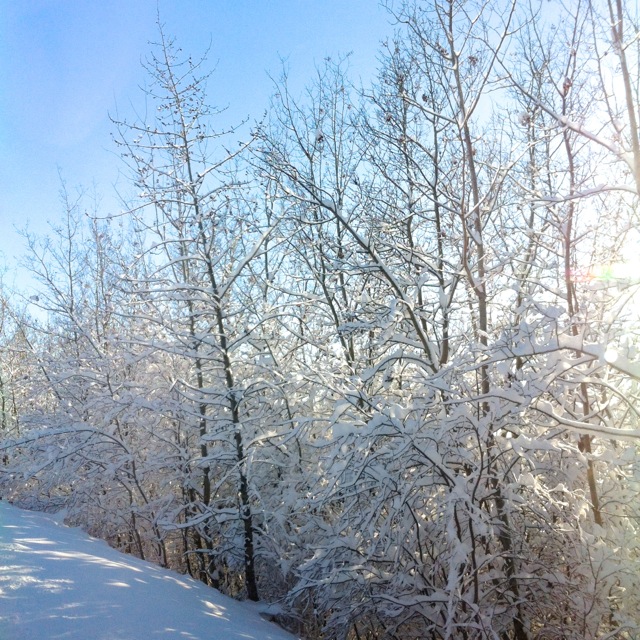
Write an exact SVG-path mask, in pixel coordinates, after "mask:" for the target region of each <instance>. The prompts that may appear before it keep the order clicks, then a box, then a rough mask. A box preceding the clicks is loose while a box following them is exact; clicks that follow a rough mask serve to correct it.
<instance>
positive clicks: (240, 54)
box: [0, 0, 392, 265]
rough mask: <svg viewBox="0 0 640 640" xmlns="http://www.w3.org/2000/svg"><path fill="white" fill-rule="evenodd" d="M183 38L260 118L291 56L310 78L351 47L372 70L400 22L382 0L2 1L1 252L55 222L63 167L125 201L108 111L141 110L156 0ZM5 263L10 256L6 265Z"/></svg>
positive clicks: (222, 87) (245, 111) (298, 74)
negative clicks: (117, 190) (136, 105)
mask: <svg viewBox="0 0 640 640" xmlns="http://www.w3.org/2000/svg"><path fill="white" fill-rule="evenodd" d="M158 8H159V10H160V17H161V21H162V22H163V23H164V24H165V27H166V31H167V32H168V33H169V34H172V35H175V36H176V38H177V41H178V44H179V46H181V47H182V49H183V50H184V51H185V52H186V53H189V54H193V55H194V56H197V55H199V54H201V53H202V52H204V51H205V50H206V49H207V47H208V46H209V44H211V50H210V54H209V60H210V62H211V65H212V66H213V65H216V72H215V74H214V76H213V79H212V81H210V83H209V85H208V86H209V90H210V95H209V98H210V102H211V103H212V104H214V105H216V106H227V105H228V107H229V109H228V111H227V115H228V117H229V118H230V119H231V120H233V122H237V121H239V120H242V119H243V118H246V117H248V116H249V117H251V118H259V117H260V116H261V115H262V113H263V112H264V110H265V108H266V107H267V104H268V99H269V95H270V93H271V91H272V83H271V80H270V79H269V78H268V75H267V72H271V73H272V74H273V75H275V76H277V75H279V70H280V60H281V58H286V59H287V61H288V65H289V68H290V77H291V78H292V80H293V81H294V82H295V83H296V84H298V85H299V86H300V87H302V86H303V85H304V84H305V83H306V82H308V81H309V80H310V79H311V77H312V75H313V72H314V66H315V64H316V63H319V62H321V61H322V59H323V58H324V57H325V56H327V55H334V56H335V55H338V54H341V53H347V52H350V51H352V52H353V57H352V65H351V66H352V68H353V69H354V72H355V74H356V75H360V76H362V78H363V80H365V81H366V80H367V79H368V78H370V77H371V76H372V74H373V73H374V72H375V68H376V66H377V62H376V55H377V52H378V49H379V46H378V45H379V42H380V40H382V39H383V38H384V37H385V36H386V35H389V34H390V33H391V31H392V27H391V26H390V24H389V16H388V14H387V12H386V11H385V10H384V9H382V8H380V7H379V6H378V0H189V2H185V1H184V0H182V1H180V0H0V188H1V189H2V198H0V253H2V254H3V257H4V262H5V263H7V264H9V265H11V264H13V263H14V261H15V259H16V258H18V257H19V256H20V255H21V253H23V249H22V240H21V238H20V237H19V235H18V234H17V233H16V232H15V229H16V228H17V229H22V228H24V227H25V225H26V224H27V223H28V224H29V227H30V229H31V230H32V231H35V232H37V233H42V232H46V222H47V220H50V221H55V220H56V217H57V216H59V215H60V214H61V205H60V200H59V191H60V179H59V172H60V173H61V174H62V176H63V177H64V178H65V180H66V182H67V185H68V186H69V187H70V188H72V189H73V188H75V186H79V185H81V186H84V187H87V188H91V187H92V185H94V184H95V186H96V189H97V192H98V193H99V194H101V195H102V196H103V205H104V206H105V207H107V208H109V207H114V206H116V205H115V203H114V200H113V196H112V194H113V192H114V189H113V186H112V185H113V184H115V183H117V182H118V180H122V178H119V173H118V172H119V170H120V169H122V165H121V163H120V161H119V159H118V157H117V152H116V149H115V148H114V146H113V144H112V142H111V138H110V133H111V132H112V131H113V126H112V125H111V123H110V121H109V113H114V112H115V110H116V108H117V109H118V110H119V112H120V113H121V114H122V115H131V106H130V105H131V102H135V101H137V100H139V99H140V91H139V88H138V87H139V86H141V85H142V84H144V81H145V74H144V71H143V69H142V67H141V64H140V62H141V60H142V59H143V58H144V57H145V55H146V54H147V53H148V52H149V50H150V47H149V42H150V41H153V40H154V39H156V35H157V27H156V16H157V10H158ZM2 262H3V260H2V256H0V264H1V263H2Z"/></svg>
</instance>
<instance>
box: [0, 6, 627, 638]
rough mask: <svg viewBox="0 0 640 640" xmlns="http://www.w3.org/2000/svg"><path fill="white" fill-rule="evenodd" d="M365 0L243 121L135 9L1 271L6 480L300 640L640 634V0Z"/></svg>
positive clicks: (28, 498) (18, 492) (0, 485)
mask: <svg viewBox="0 0 640 640" xmlns="http://www.w3.org/2000/svg"><path fill="white" fill-rule="evenodd" d="M388 5H389V6H388V9H389V13H390V18H391V22H392V23H393V25H394V27H393V33H392V34H391V35H390V36H389V38H388V40H386V41H385V42H383V43H381V47H380V53H379V62H378V74H377V76H376V78H375V81H374V82H372V83H370V85H369V86H365V87H362V86H359V85H358V84H357V83H356V82H355V81H354V80H352V78H351V69H350V67H349V56H343V57H332V58H327V59H325V60H324V61H322V62H321V63H320V64H318V66H317V74H316V75H315V77H313V78H310V79H309V81H308V82H307V83H306V89H305V90H304V91H303V92H296V91H294V90H293V89H292V88H291V83H290V81H289V79H288V77H287V71H286V68H284V69H283V71H282V73H281V74H280V75H279V76H277V78H276V80H275V81H274V89H273V96H272V98H271V101H270V106H269V109H268V111H267V113H266V114H264V116H262V117H260V118H259V119H257V120H255V121H253V122H251V123H246V124H243V123H241V122H238V127H237V128H235V127H232V128H226V129H225V128H220V127H219V126H218V116H219V115H220V114H219V112H218V111H217V109H216V108H214V107H212V106H211V104H212V103H220V95H222V96H224V87H215V73H214V74H213V75H212V74H210V73H209V66H208V64H207V60H206V59H200V58H197V57H196V56H197V52H189V53H191V54H193V56H194V57H190V55H189V53H185V52H183V51H181V50H180V48H179V43H176V42H174V40H173V39H172V38H171V37H170V35H168V33H169V30H170V27H161V28H160V29H159V32H158V42H157V44H156V45H154V46H153V47H152V49H150V53H149V56H148V58H147V61H146V63H145V68H146V73H147V75H148V85H147V87H146V96H145V100H146V101H147V104H148V105H149V108H148V109H147V110H146V114H145V112H144V111H143V112H142V114H143V116H144V117H141V116H140V115H136V114H132V115H131V116H127V117H120V116H118V117H114V118H113V132H114V133H113V144H114V148H115V149H116V151H117V153H118V154H119V155H120V156H121V158H122V164H123V170H124V171H125V173H126V175H127V176H128V180H129V186H130V187H131V194H132V195H131V196H130V197H129V196H127V200H126V202H125V203H124V204H123V208H122V210H121V211H103V210H101V209H100V207H99V206H97V205H96V206H93V204H92V201H91V199H90V198H88V197H87V195H86V193H84V192H82V191H76V190H74V189H72V188H68V187H67V186H66V185H65V184H63V185H62V201H61V211H60V215H59V216H58V218H57V220H56V222H55V223H54V224H52V226H51V231H50V233H49V234H48V235H46V236H39V235H35V234H34V235H32V234H26V236H25V239H26V243H27V245H28V256H29V257H28V264H29V269H30V271H31V274H32V277H33V278H34V279H35V281H36V282H37V283H38V292H37V295H34V296H32V298H31V300H29V301H24V300H21V299H20V297H19V296H17V295H14V294H13V293H12V291H11V290H10V287H8V286H6V285H3V287H2V290H1V291H0V495H1V496H3V497H4V499H5V500H11V501H12V502H13V503H15V504H16V505H19V506H21V507H24V508H29V509H33V510H41V511H47V512H63V513H64V514H66V521H67V522H68V523H69V524H72V525H74V526H82V527H83V528H85V529H86V530H87V531H88V532H90V533H91V534H92V535H95V536H98V537H101V538H103V539H105V540H107V541H108V542H109V544H111V545H112V546H114V547H115V548H117V549H120V550H124V551H126V552H128V553H131V554H134V555H135V556H138V557H140V558H144V559H146V560H151V561H154V562H157V563H159V564H160V565H162V566H164V567H169V568H172V569H175V570H177V571H180V572H182V573H188V574H190V575H191V576H193V577H195V578H197V579H199V580H201V581H202V582H204V583H205V584H207V585H209V586H211V587H212V588H216V589H219V590H220V591H222V592H223V593H225V594H228V595H231V596H233V597H236V598H239V599H248V600H252V601H258V600H261V601H267V602H274V603H279V604H280V607H281V611H282V613H281V615H280V622H281V624H283V625H284V626H285V627H286V628H288V629H289V630H291V631H293V632H295V633H297V634H299V635H301V636H302V637H304V638H307V639H310V640H312V639H313V640H315V639H321V638H323V639H329V638H331V639H333V638H336V639H343V640H376V639H380V640H382V639H393V640H407V639H416V640H417V639H432V640H445V639H447V640H457V639H461V640H480V639H482V640H484V639H487V640H490V639H491V640H560V639H564V640H585V639H588V640H596V639H598V640H609V639H616V640H632V639H634V638H638V637H640V424H639V422H640V420H639V413H638V412H639V410H640V404H639V402H640V397H639V393H640V390H639V388H638V383H639V381H640V355H639V352H638V349H639V348H640V294H639V293H638V288H639V286H640V234H639V230H640V227H639V222H640V220H639V208H638V205H639V198H640V123H639V121H638V118H639V117H640V113H639V110H638V105H639V101H640V67H639V53H640V11H639V8H638V4H637V3H636V2H624V1H623V0H575V1H573V2H560V1H557V0H542V2H537V1H536V0H500V1H499V2H484V1H483V0H406V1H395V2H391V1H389V2H388ZM214 87H215V95H214ZM254 116H260V114H254ZM27 302H28V303H29V304H28V305H27ZM33 309H36V310H37V313H34V312H33Z"/></svg>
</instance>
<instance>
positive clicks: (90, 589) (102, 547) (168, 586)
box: [0, 501, 294, 640]
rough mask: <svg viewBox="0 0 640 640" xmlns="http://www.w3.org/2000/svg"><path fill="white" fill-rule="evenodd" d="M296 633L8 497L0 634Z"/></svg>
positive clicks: (283, 636) (112, 638)
mask: <svg viewBox="0 0 640 640" xmlns="http://www.w3.org/2000/svg"><path fill="white" fill-rule="evenodd" d="M59 638H64V639H65V640H130V639H131V640H133V639H134V638H135V640H153V639H154V638H159V639H169V638H180V639H184V640H205V639H206V640H226V639H227V638H229V639H230V640H235V639H243V640H251V639H254V640H294V636H292V635H290V634H289V633H287V632H286V631H283V630H282V629H281V628H280V627H278V626H277V625H275V624H273V623H271V622H268V621H267V620H265V619H263V618H262V617H261V616H260V605H254V604H252V603H251V604H249V603H244V602H237V601H236V600H233V599H231V598H228V597H226V596H224V595H222V594H220V593H219V592H218V591H216V590H215V589H211V588H209V587H207V586H205V585H204V584H201V583H199V582H197V581H196V580H192V579H191V578H188V577H186V576H183V575H180V574H178V573H174V572H172V571H167V570H166V569H162V568H160V567H157V566H156V565H153V564H151V563H149V562H144V561H142V560H139V559H137V558H133V557H131V556H127V555H124V554H122V553H120V552H118V551H116V550H114V549H111V548H110V547H109V546H108V545H107V544H106V543H105V542H103V541H101V540H97V539H95V538H91V537H89V536H88V535H87V534H85V533H84V532H82V531H81V530H79V529H74V528H69V527H65V526H62V525H59V524H56V522H55V520H54V518H53V517H51V516H47V515H45V514H42V513H35V512H31V511H24V510H21V509H18V508H16V507H14V506H11V505H9V504H7V503H6V502H4V501H0V639H1V640H55V639H59Z"/></svg>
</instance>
